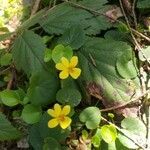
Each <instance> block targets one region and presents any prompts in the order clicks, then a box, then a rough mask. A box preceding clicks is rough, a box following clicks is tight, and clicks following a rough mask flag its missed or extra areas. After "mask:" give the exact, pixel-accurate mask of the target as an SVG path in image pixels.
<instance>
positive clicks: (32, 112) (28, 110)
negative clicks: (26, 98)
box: [21, 104, 42, 124]
mask: <svg viewBox="0 0 150 150" xmlns="http://www.w3.org/2000/svg"><path fill="white" fill-rule="evenodd" d="M41 116H42V109H41V107H40V106H39V107H36V106H34V105H31V104H28V105H26V106H25V107H24V109H23V111H22V115H21V117H22V118H23V120H24V121H25V122H26V123H28V124H34V123H36V122H38V121H39V120H40V118H41Z"/></svg>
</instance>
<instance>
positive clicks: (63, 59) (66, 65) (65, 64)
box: [61, 57, 69, 68]
mask: <svg viewBox="0 0 150 150" xmlns="http://www.w3.org/2000/svg"><path fill="white" fill-rule="evenodd" d="M61 62H62V64H63V65H64V66H65V68H68V67H69V61H68V59H67V58H65V57H62V58H61Z"/></svg>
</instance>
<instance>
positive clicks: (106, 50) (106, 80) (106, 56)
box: [77, 38, 139, 107]
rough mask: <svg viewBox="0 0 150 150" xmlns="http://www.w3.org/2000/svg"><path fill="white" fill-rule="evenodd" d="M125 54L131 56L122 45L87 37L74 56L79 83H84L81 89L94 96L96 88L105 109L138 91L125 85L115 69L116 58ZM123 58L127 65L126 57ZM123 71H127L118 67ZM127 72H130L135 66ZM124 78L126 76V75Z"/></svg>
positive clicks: (127, 49) (128, 48)
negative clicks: (85, 87)
mask: <svg viewBox="0 0 150 150" xmlns="http://www.w3.org/2000/svg"><path fill="white" fill-rule="evenodd" d="M125 53H127V54H128V55H129V56H132V49H131V47H130V46H129V45H127V44H126V43H124V42H121V41H114V40H106V39H102V38H89V40H87V42H86V43H85V44H84V46H83V48H82V49H81V50H80V51H79V52H78V53H77V55H78V57H79V64H80V68H81V70H82V73H81V77H80V78H81V80H84V81H86V84H85V86H87V85H88V86H87V89H88V90H89V91H90V92H91V94H92V95H95V92H94V91H95V88H96V90H97V91H98V94H99V95H100V96H102V102H103V104H104V105H105V106H106V107H108V105H109V107H111V106H114V105H119V104H123V103H125V102H127V101H130V100H131V96H132V95H133V94H134V93H135V90H136V89H138V86H135V87H133V86H131V85H129V84H127V83H128V80H127V79H123V78H122V77H121V76H120V75H119V74H118V71H117V70H116V61H117V59H118V58H119V57H121V56H122V55H123V54H125ZM130 54H131V55H130ZM133 57H134V56H132V58H133ZM125 58H126V57H125ZM125 58H124V59H125ZM132 58H130V59H132ZM126 59H127V60H126ZM126 59H125V61H126V62H127V61H128V60H129V58H126ZM134 59H135V58H134ZM123 69H125V70H127V69H128V68H126V66H122V70H123ZM130 69H131V70H134V69H135V67H134V68H130ZM128 76H130V72H129V75H128ZM131 83H132V85H133V84H134V85H135V83H136V82H135V81H133V80H131ZM137 85H139V82H137ZM93 86H94V90H93ZM96 94H97V93H96Z"/></svg>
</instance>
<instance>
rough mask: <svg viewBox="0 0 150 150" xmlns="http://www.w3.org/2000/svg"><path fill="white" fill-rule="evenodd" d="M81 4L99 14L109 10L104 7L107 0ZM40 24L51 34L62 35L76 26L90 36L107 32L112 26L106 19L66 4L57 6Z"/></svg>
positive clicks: (85, 1) (85, 0)
mask: <svg viewBox="0 0 150 150" xmlns="http://www.w3.org/2000/svg"><path fill="white" fill-rule="evenodd" d="M79 3H81V5H82V6H86V7H89V8H93V9H97V10H98V11H99V13H105V12H106V10H108V8H109V7H108V6H107V5H106V6H104V5H105V4H106V3H107V1H106V0H104V1H102V2H99V0H96V1H95V3H94V4H93V1H91V0H90V1H87V0H84V1H83V2H79ZM62 12H63V13H62ZM39 23H40V25H41V26H42V27H43V29H44V30H45V31H46V32H48V33H50V34H53V33H55V34H62V33H64V32H65V31H66V30H67V29H68V28H69V27H70V26H71V25H74V24H75V25H78V26H81V27H82V28H84V29H86V30H85V32H86V33H87V34H90V35H91V34H97V33H99V32H100V31H101V30H106V29H107V28H110V27H111V26H112V24H111V22H109V20H108V19H107V18H106V17H104V16H96V17H95V15H94V14H92V13H90V12H88V11H86V10H83V9H80V8H76V7H72V6H71V5H69V4H66V3H62V4H59V5H57V7H55V8H53V9H52V10H51V11H49V12H48V14H47V16H46V17H45V18H43V20H42V21H39Z"/></svg>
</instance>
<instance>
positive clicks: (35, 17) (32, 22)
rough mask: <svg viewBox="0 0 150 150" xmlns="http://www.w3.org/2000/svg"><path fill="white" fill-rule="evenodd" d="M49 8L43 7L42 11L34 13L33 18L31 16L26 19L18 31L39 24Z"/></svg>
mask: <svg viewBox="0 0 150 150" xmlns="http://www.w3.org/2000/svg"><path fill="white" fill-rule="evenodd" d="M46 10H47V9H42V10H40V11H38V12H37V13H36V14H35V15H33V16H32V17H31V18H29V19H28V20H26V21H25V22H24V23H23V24H22V25H21V26H20V27H19V28H18V31H20V32H21V31H22V30H25V29H28V28H30V27H31V26H33V25H35V24H37V23H38V22H39V21H40V20H41V18H43V17H44V16H45V13H46Z"/></svg>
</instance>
